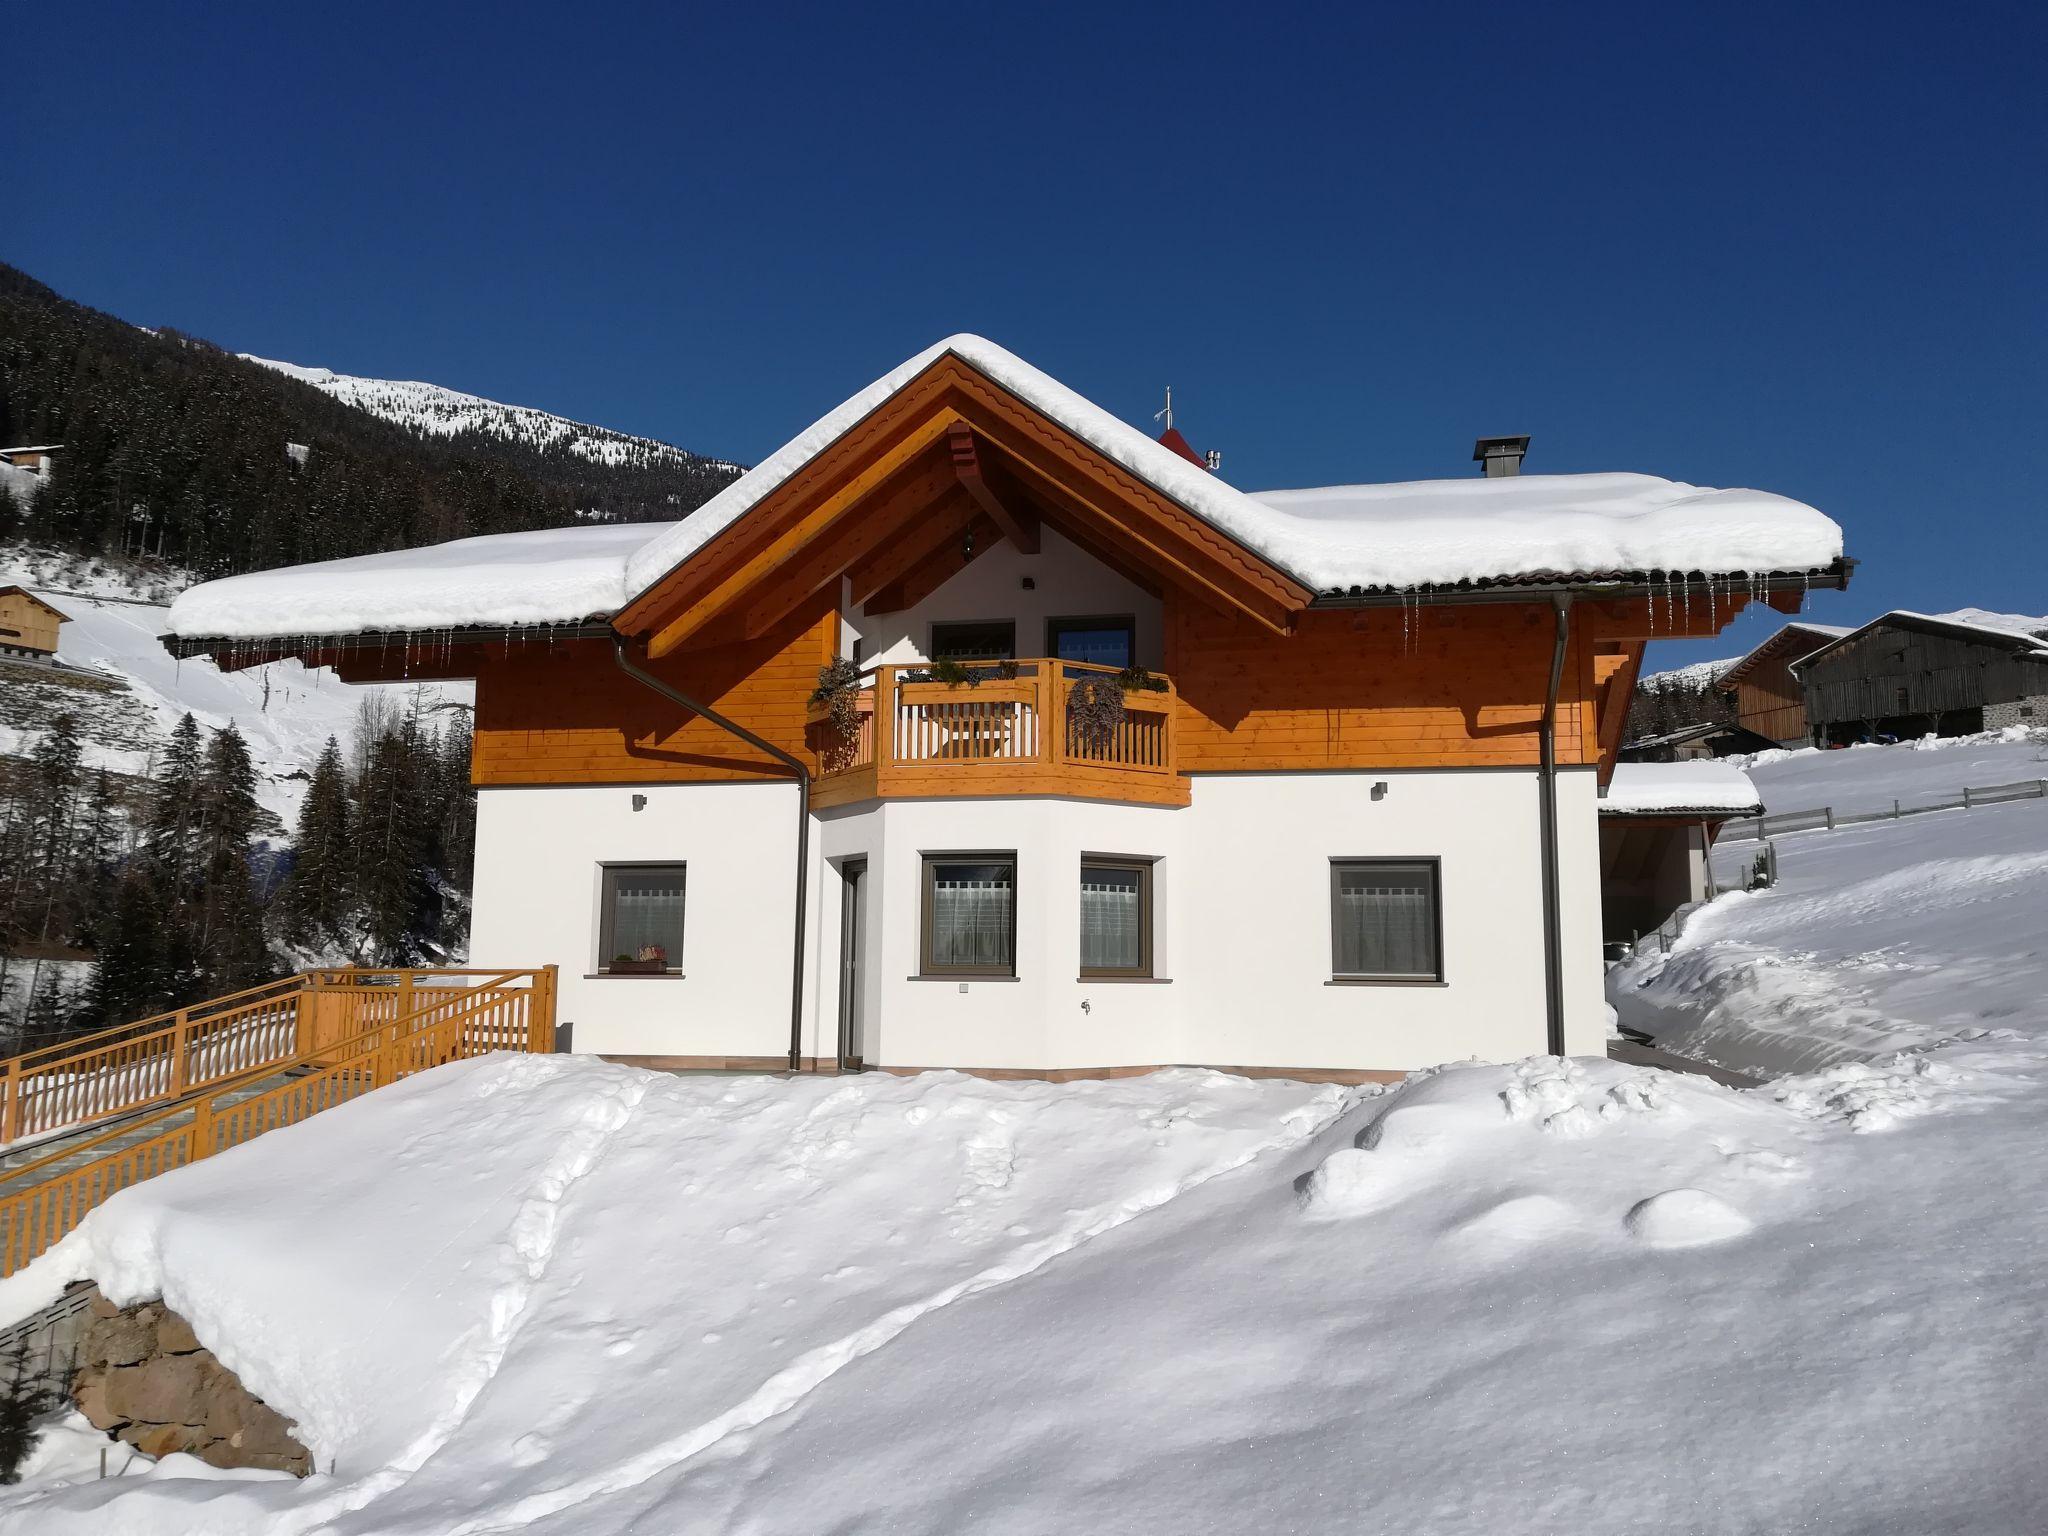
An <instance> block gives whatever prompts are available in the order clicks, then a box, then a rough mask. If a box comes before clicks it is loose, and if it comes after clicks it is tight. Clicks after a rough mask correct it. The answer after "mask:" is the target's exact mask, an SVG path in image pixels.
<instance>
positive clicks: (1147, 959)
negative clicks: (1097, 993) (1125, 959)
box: [1074, 853, 1158, 981]
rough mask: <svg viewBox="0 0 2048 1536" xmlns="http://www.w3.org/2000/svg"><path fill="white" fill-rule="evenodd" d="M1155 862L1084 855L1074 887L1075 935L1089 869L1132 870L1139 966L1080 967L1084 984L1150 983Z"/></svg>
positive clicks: (1111, 855)
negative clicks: (1135, 881) (1135, 901)
mask: <svg viewBox="0 0 2048 1536" xmlns="http://www.w3.org/2000/svg"><path fill="white" fill-rule="evenodd" d="M1157 862H1158V860H1157V859H1152V858H1146V857H1143V856H1141V855H1137V854H1122V853H1084V854H1082V855H1081V862H1080V866H1079V870H1078V876H1077V879H1076V881H1075V885H1074V896H1075V903H1074V928H1075V931H1076V933H1077V934H1078V932H1079V930H1080V926H1081V907H1080V895H1081V882H1082V881H1085V880H1086V879H1087V878H1088V871H1089V870H1090V869H1119V870H1131V871H1133V872H1135V873H1136V874H1137V877H1138V964H1137V966H1136V967H1135V968H1132V967H1129V966H1091V965H1083V966H1082V967H1081V968H1080V976H1081V980H1083V981H1150V980H1152V979H1153V977H1152V966H1153V961H1152V914H1153V907H1152V867H1153V865H1154V864H1156V863H1157Z"/></svg>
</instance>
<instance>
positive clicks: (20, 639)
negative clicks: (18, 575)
mask: <svg viewBox="0 0 2048 1536" xmlns="http://www.w3.org/2000/svg"><path fill="white" fill-rule="evenodd" d="M68 617H69V615H67V614H65V613H64V612H63V611H62V610H60V609H58V608H57V607H55V606H54V605H52V604H50V603H47V602H45V601H44V600H43V599H42V598H40V597H37V596H36V595H35V593H33V592H31V591H29V589H28V588H27V587H0V656H5V657H11V658H14V659H17V660H27V661H48V660H49V659H50V658H51V657H53V656H55V655H56V654H57V634H58V631H59V630H60V629H62V628H63V627H64V623H65V621H66V619H67V618H68Z"/></svg>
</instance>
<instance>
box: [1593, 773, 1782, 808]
mask: <svg viewBox="0 0 2048 1536" xmlns="http://www.w3.org/2000/svg"><path fill="white" fill-rule="evenodd" d="M1763 808H1764V804H1763V797H1762V796H1760V795H1759V794H1758V793H1757V790H1756V785H1754V784H1752V783H1751V782H1750V781H1749V775H1748V774H1746V773H1744V772H1743V771H1742V770H1741V769H1740V768H1736V767H1734V766H1732V765H1730V764H1728V763H1717V762H1714V761H1712V760H1710V759H1700V760H1698V761H1694V762H1684V763H1616V764H1615V765H1614V777H1613V778H1612V779H1611V780H1609V781H1608V785H1607V790H1606V793H1605V794H1603V795H1602V796H1601V797H1600V814H1601V815H1602V816H1676V815H1685V814H1693V815H1701V816H1714V817H1723V816H1754V815H1757V814H1758V813H1760V812H1761V811H1762V810H1763Z"/></svg>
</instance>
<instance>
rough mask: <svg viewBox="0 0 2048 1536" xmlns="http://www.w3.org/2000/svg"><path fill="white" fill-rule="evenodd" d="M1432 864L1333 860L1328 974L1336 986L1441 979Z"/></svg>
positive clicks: (1439, 915)
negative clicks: (1331, 975)
mask: <svg viewBox="0 0 2048 1536" xmlns="http://www.w3.org/2000/svg"><path fill="white" fill-rule="evenodd" d="M1441 897H1442V893H1441V891H1440V889H1439V880H1438V864H1437V861H1436V860H1435V859H1332V860H1331V861H1330V929H1331V948H1332V950H1333V952H1334V953H1333V960H1332V969H1333V971H1334V973H1335V976H1336V979H1337V980H1339V981H1441V980H1443V903H1442V899H1441Z"/></svg>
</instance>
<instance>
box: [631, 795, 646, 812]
mask: <svg viewBox="0 0 2048 1536" xmlns="http://www.w3.org/2000/svg"><path fill="white" fill-rule="evenodd" d="M633 809H634V810H636V811H644V810H646V809H647V797H646V796H645V795H635V796H634V797H633Z"/></svg>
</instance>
